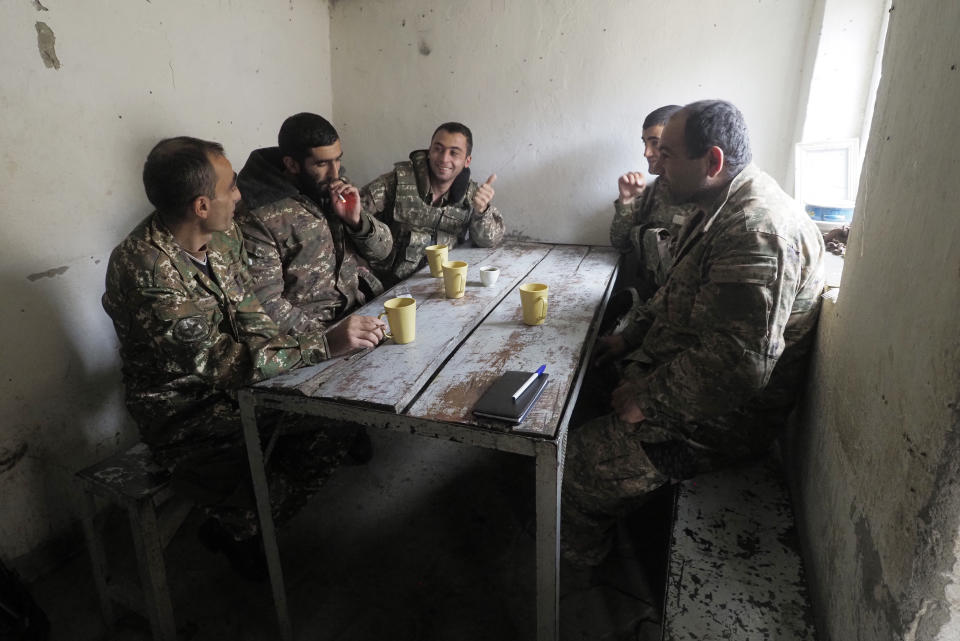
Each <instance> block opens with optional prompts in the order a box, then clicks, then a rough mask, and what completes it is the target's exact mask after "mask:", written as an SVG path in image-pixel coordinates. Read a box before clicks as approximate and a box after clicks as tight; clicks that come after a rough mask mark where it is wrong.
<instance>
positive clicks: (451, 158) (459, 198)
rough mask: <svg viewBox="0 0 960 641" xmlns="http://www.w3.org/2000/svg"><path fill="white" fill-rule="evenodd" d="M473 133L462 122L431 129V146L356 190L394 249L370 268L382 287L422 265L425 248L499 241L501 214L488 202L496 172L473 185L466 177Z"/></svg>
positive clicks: (404, 276) (490, 198) (415, 152)
mask: <svg viewBox="0 0 960 641" xmlns="http://www.w3.org/2000/svg"><path fill="white" fill-rule="evenodd" d="M472 153H473V134H472V133H471V132H470V129H469V128H467V127H466V126H465V125H463V124H461V123H458V122H447V123H444V124H442V125H440V126H439V127H437V129H436V131H434V132H433V137H432V138H431V139H430V148H429V149H421V150H418V151H414V152H412V153H411V154H410V159H409V160H404V161H401V162H398V163H396V164H395V165H394V168H393V170H392V171H390V172H387V173H385V174H383V175H382V176H380V177H379V178H377V179H375V180H373V181H372V182H370V183H369V184H368V185H366V186H364V187H363V189H361V190H360V195H361V200H362V202H363V209H364V211H369V212H371V213H373V214H374V215H375V216H376V217H377V218H378V219H380V220H382V221H383V222H384V223H386V224H387V225H389V227H390V231H391V232H392V233H393V250H392V251H391V252H390V254H389V256H387V257H386V258H385V259H383V260H379V261H376V262H375V263H374V268H375V269H376V270H377V274H378V275H379V276H380V278H381V279H382V280H383V281H384V283H385V284H386V285H387V286H391V285H393V284H394V283H396V282H397V281H399V280H402V279H404V278H406V277H408V276H410V275H411V274H412V273H413V272H415V271H416V270H417V269H419V268H420V267H422V266H423V265H424V264H426V258H425V257H424V249H425V248H426V247H428V246H430V245H436V244H444V245H447V246H448V247H449V248H451V249H452V248H454V247H456V246H457V245H458V244H460V243H464V242H467V241H468V240H469V241H471V242H472V243H473V244H474V245H476V246H477V247H494V246H496V245H498V244H499V243H500V241H501V240H502V239H503V217H502V216H501V215H500V212H499V211H497V208H496V207H495V206H493V205H492V204H491V202H490V201H492V200H493V196H494V189H493V183H494V181H495V180H496V179H497V176H496V174H491V175H490V176H489V177H488V178H487V180H486V181H485V182H484V183H482V184H478V183H476V182H475V181H473V180H470V161H471V159H472Z"/></svg>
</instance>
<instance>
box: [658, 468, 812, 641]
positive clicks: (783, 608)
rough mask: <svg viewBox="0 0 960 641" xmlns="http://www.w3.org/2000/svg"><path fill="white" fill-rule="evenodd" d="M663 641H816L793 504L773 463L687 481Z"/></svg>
mask: <svg viewBox="0 0 960 641" xmlns="http://www.w3.org/2000/svg"><path fill="white" fill-rule="evenodd" d="M662 638H663V640H664V641H691V640H693V639H699V640H701V641H706V640H709V639H735V640H736V641H815V639H816V634H815V631H814V627H813V622H812V616H811V611H810V605H809V598H808V596H807V586H806V580H805V578H804V573H803V563H802V561H801V557H800V553H799V546H798V541H797V533H796V528H795V527H794V521H793V511H792V509H791V507H790V499H789V496H788V494H787V491H786V487H785V485H784V482H783V477H782V473H781V471H780V468H779V465H778V463H777V462H775V461H774V460H772V459H767V460H764V461H762V462H760V463H757V464H754V465H751V466H748V467H741V468H734V469H729V470H724V471H721V472H716V473H712V474H706V475H703V476H699V477H697V478H695V479H692V480H689V481H684V482H683V483H681V484H680V485H679V487H678V490H677V503H676V510H675V518H674V525H673V532H672V536H671V542H670V559H669V566H668V574H667V590H666V597H665V600H664V615H663V636H662Z"/></svg>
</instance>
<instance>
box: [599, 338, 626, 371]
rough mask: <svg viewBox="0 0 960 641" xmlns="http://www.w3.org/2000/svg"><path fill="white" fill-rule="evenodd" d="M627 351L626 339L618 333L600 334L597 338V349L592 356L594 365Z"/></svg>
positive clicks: (601, 363) (610, 359)
mask: <svg viewBox="0 0 960 641" xmlns="http://www.w3.org/2000/svg"><path fill="white" fill-rule="evenodd" d="M625 351H627V341H626V340H624V338H623V336H621V335H620V334H614V335H613V336H601V337H600V338H598V339H597V351H596V352H595V356H594V365H603V364H604V363H606V362H608V361H612V360H613V359H615V358H616V357H617V356H620V355H621V354H623V353H624V352H625Z"/></svg>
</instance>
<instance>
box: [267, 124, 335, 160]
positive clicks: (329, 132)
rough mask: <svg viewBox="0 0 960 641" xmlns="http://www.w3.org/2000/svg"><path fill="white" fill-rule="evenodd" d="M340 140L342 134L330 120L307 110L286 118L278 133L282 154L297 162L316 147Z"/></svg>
mask: <svg viewBox="0 0 960 641" xmlns="http://www.w3.org/2000/svg"><path fill="white" fill-rule="evenodd" d="M338 140H340V135H339V134H337V130H336V129H335V128H334V126H333V125H331V124H330V121H328V120H327V119H326V118H324V117H323V116H318V115H317V114H312V113H308V112H306V111H304V112H302V113H298V114H296V115H293V116H290V117H289V118H287V119H286V120H284V121H283V124H282V125H280V133H279V134H278V135H277V144H278V145H279V147H280V154H281V155H282V156H290V157H291V158H293V159H294V160H296V161H297V162H302V161H303V159H304V158H306V157H307V156H309V155H310V150H311V149H313V148H314V147H329V146H330V145H332V144H333V143H335V142H337V141H338Z"/></svg>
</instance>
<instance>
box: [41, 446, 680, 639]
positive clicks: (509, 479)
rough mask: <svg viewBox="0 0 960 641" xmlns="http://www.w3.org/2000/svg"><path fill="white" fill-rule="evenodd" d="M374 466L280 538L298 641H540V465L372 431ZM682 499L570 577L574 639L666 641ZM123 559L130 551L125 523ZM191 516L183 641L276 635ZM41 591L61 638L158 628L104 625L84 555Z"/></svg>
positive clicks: (627, 528)
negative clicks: (664, 603) (673, 535)
mask: <svg viewBox="0 0 960 641" xmlns="http://www.w3.org/2000/svg"><path fill="white" fill-rule="evenodd" d="M371 435H372V436H373V439H374V443H375V446H376V453H375V456H374V459H373V460H372V461H371V462H370V463H368V464H366V465H362V466H347V467H343V468H341V469H339V470H338V471H337V472H336V474H334V476H333V478H332V479H331V480H330V481H329V482H328V483H327V485H326V486H325V487H324V488H323V490H322V491H321V492H320V493H319V494H318V495H317V496H315V497H314V498H313V499H312V500H311V502H310V504H309V505H308V506H307V508H306V509H305V510H304V511H303V512H301V513H300V514H299V515H298V516H297V517H296V518H295V519H293V520H292V521H291V522H290V523H288V524H287V525H286V526H285V527H284V528H283V529H282V530H281V531H280V549H281V556H282V560H283V567H284V572H285V575H286V581H287V592H288V595H289V597H290V601H291V602H290V609H291V616H292V618H293V624H294V633H295V637H296V639H297V640H298V641H300V640H308V639H309V640H311V641H313V640H316V641H334V640H336V641H354V640H357V641H368V640H372V639H389V640H390V641H407V640H409V641H446V640H456V641H472V640H474V639H476V640H480V639H482V640H484V641H488V640H490V639H497V640H512V639H517V640H521V639H534V638H535V601H534V588H535V578H534V547H535V542H534V529H535V528H534V522H535V521H534V492H533V473H534V468H533V461H532V459H528V458H526V457H522V456H519V455H513V454H506V453H502V452H493V451H489V450H483V449H479V448H473V447H468V446H464V445H460V444H457V443H450V442H445V441H438V440H433V439H427V438H421V437H411V436H407V435H403V434H393V433H387V432H374V433H372V434H371ZM668 503H669V501H668V500H667V501H665V500H661V501H658V502H656V503H655V504H654V505H651V506H650V507H648V508H647V509H646V511H644V512H641V513H639V514H637V515H636V516H634V517H633V518H631V519H630V520H629V521H628V522H626V523H624V524H622V525H621V527H620V530H619V535H618V542H617V546H616V548H615V550H614V552H613V553H612V555H611V557H610V558H609V559H608V560H607V561H606V562H605V563H604V564H603V565H602V566H600V568H598V569H597V570H595V571H592V572H582V571H581V572H578V571H574V570H573V569H572V568H569V567H568V566H566V565H563V566H561V602H560V611H561V634H560V637H561V639H562V640H563V641H573V640H581V639H582V640H586V639H591V640H594V639H596V640H604V641H614V640H621V639H623V640H626V639H630V640H635V641H636V640H639V641H647V640H650V641H653V640H655V639H659V638H660V629H659V619H660V609H661V606H660V599H661V596H660V595H661V593H662V585H663V576H662V573H663V559H664V558H665V549H666V547H665V546H666V534H665V533H666V530H665V526H666V522H667V515H668V513H669V505H668ZM116 517H117V518H115V519H112V520H111V523H112V524H114V525H113V526H112V528H111V533H112V534H111V539H112V542H111V544H110V545H111V549H112V553H113V554H115V555H116V556H119V557H125V558H129V556H130V554H126V553H125V545H126V543H125V541H126V539H127V538H128V535H127V532H126V527H127V526H126V522H125V521H124V520H123V519H122V518H121V515H119V514H118V515H116ZM201 520H202V517H201V516H200V515H198V514H196V513H194V514H192V515H191V516H190V517H189V518H188V519H187V521H186V522H185V523H184V525H183V527H182V528H181V529H180V531H179V532H178V534H177V535H176V537H175V538H174V539H173V541H172V542H171V544H170V546H169V547H168V549H167V573H168V580H169V583H170V586H171V591H172V598H173V607H174V613H175V616H176V619H177V626H178V632H179V636H180V638H181V639H183V640H184V641H220V640H227V639H229V640H231V641H245V640H249V641H254V640H256V641H260V640H264V639H276V638H277V629H276V626H275V619H274V612H273V606H272V600H271V597H270V590H269V583H262V584H261V583H252V582H249V581H246V580H244V579H242V578H239V577H238V576H237V575H235V574H234V573H233V571H232V570H231V568H230V566H229V564H228V563H227V561H226V559H225V558H224V557H222V556H219V555H213V554H211V553H209V552H207V551H206V550H205V549H204V548H203V547H202V546H201V545H200V543H199V542H198V541H197V538H196V530H197V527H198V525H199V523H200V521H201ZM31 589H32V591H33V593H34V595H35V597H36V599H37V600H38V601H39V603H40V605H41V607H42V608H43V609H44V610H45V611H46V613H47V615H48V617H49V618H50V621H51V624H52V630H53V635H52V639H53V640H54V641H60V640H62V641H108V640H109V641H143V640H148V639H150V634H149V629H148V628H147V626H146V623H145V622H144V621H143V620H142V619H140V618H139V617H137V616H136V615H132V614H129V615H126V616H124V617H123V618H122V619H121V621H120V624H119V625H118V626H117V627H116V628H115V629H114V630H111V631H108V630H105V629H104V627H103V624H102V623H101V621H100V617H99V610H98V607H97V601H96V593H95V590H94V585H93V580H92V578H91V576H90V571H89V565H88V562H87V559H86V555H85V554H77V555H76V556H75V557H74V558H72V559H71V560H69V561H68V562H67V563H66V564H65V565H64V566H63V567H62V568H60V569H59V570H57V571H55V572H54V573H52V574H51V575H49V576H46V577H44V578H42V579H40V580H38V581H36V582H35V583H34V584H33V585H32V586H31Z"/></svg>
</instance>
